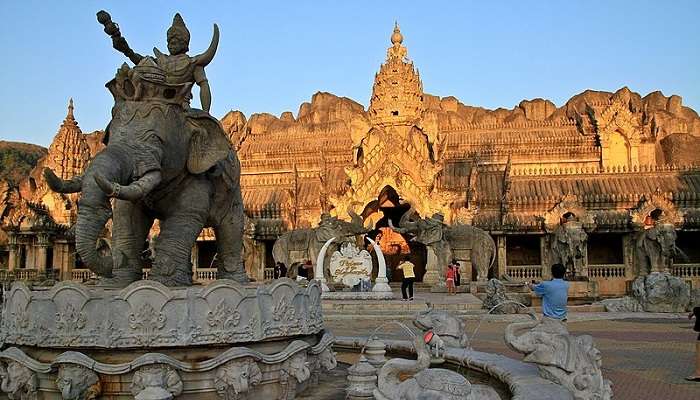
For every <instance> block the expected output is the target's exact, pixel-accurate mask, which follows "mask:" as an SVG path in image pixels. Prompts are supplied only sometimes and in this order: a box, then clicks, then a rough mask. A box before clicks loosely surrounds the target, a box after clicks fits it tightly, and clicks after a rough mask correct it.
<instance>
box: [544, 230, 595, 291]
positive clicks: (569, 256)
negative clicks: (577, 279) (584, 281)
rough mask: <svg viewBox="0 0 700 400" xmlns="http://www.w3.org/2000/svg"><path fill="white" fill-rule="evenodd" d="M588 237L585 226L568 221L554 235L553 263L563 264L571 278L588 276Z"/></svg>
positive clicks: (552, 247)
mask: <svg viewBox="0 0 700 400" xmlns="http://www.w3.org/2000/svg"><path fill="white" fill-rule="evenodd" d="M587 241H588V235H587V234H586V231H584V230H583V224H581V223H580V222H578V221H567V222H564V223H563V224H562V225H559V226H558V227H557V228H556V229H555V230H554V233H553V234H552V241H551V250H552V263H553V264H562V265H563V266H565V267H566V269H567V270H568V271H569V276H571V277H574V276H586V275H587V272H586V268H585V264H586V245H587Z"/></svg>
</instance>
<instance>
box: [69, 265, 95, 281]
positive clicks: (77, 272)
mask: <svg viewBox="0 0 700 400" xmlns="http://www.w3.org/2000/svg"><path fill="white" fill-rule="evenodd" d="M96 278H97V275H96V274H95V273H94V272H92V271H90V270H89V269H87V268H76V269H73V270H72V271H71V280H72V281H73V282H86V281H89V280H90V279H96Z"/></svg>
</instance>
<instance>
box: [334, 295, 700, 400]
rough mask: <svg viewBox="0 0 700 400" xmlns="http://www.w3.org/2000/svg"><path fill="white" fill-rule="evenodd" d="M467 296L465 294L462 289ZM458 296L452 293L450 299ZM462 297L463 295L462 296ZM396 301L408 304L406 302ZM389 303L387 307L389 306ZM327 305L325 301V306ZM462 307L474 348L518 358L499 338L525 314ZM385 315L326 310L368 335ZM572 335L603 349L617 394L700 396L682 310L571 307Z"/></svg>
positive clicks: (630, 399) (641, 398) (627, 398)
mask: <svg viewBox="0 0 700 400" xmlns="http://www.w3.org/2000/svg"><path fill="white" fill-rule="evenodd" d="M464 296H467V295H464ZM440 297H444V296H436V295H434V294H424V293H421V294H420V295H419V296H417V299H416V303H415V304H411V305H410V307H411V308H412V309H421V308H423V307H425V300H432V301H437V299H438V298H440ZM458 299H459V296H455V297H451V298H449V300H447V302H449V303H453V302H456V301H457V300H458ZM465 299H466V298H465ZM391 303H394V304H399V306H396V307H409V305H408V304H407V303H404V302H400V301H398V302H391ZM392 307H394V305H393V304H392V305H391V306H390V307H388V308H392ZM324 308H326V307H324ZM470 311H471V310H469V311H463V313H464V315H463V318H464V319H465V320H466V321H467V330H468V332H469V334H470V336H471V335H472V333H473V332H474V331H475V330H477V332H476V335H475V337H474V339H473V342H472V343H473V347H474V349H475V350H479V351H486V352H497V353H502V354H504V355H507V356H509V357H513V358H516V359H520V358H521V356H520V355H519V354H517V353H515V352H513V351H511V350H509V349H508V348H506V345H505V343H504V341H503V331H504V328H505V326H506V325H507V324H508V323H509V322H512V321H515V320H522V319H524V318H527V317H526V316H524V315H515V316H496V315H489V316H484V315H483V314H475V313H474V312H473V311H471V312H470ZM395 315H396V317H394V318H397V319H401V320H402V321H403V322H406V321H407V315H408V312H396V313H395ZM391 319H392V317H390V316H388V315H381V314H377V313H370V314H368V315H367V316H366V317H360V316H357V315H355V316H353V317H352V319H350V318H346V317H344V316H342V315H339V314H335V313H333V314H329V315H328V316H327V318H326V325H327V326H328V327H329V328H330V329H331V330H333V333H335V334H336V335H339V336H342V335H366V334H367V332H369V331H371V330H373V329H375V328H376V327H378V326H380V325H381V324H384V323H385V322H386V321H389V320H391ZM384 325H385V326H384V327H382V328H381V331H382V332H385V333H386V334H387V335H388V336H389V337H391V338H403V336H405V334H403V333H402V332H400V331H399V329H397V328H396V327H395V326H393V325H392V324H384ZM568 328H569V330H570V332H571V333H572V334H574V335H582V334H589V335H592V336H593V337H594V338H595V342H596V345H597V347H598V349H600V351H601V353H602V355H603V373H604V374H605V376H606V377H607V378H608V379H611V380H612V382H613V391H614V396H615V399H618V400H661V399H664V400H665V399H668V400H697V399H700V383H691V382H686V381H685V380H684V377H685V376H687V375H689V374H691V373H692V370H693V362H694V351H695V339H696V337H697V333H695V332H693V330H692V324H691V322H690V321H688V319H687V318H686V315H682V314H651V313H637V314H632V313H630V314H622V313H620V314H616V313H600V312H572V313H571V314H570V320H569V323H568Z"/></svg>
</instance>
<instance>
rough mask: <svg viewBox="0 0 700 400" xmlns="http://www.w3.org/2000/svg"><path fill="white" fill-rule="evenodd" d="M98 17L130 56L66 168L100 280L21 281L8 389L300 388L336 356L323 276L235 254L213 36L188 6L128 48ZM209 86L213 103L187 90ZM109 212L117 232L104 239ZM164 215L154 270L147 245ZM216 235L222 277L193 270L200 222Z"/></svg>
mask: <svg viewBox="0 0 700 400" xmlns="http://www.w3.org/2000/svg"><path fill="white" fill-rule="evenodd" d="M98 21H99V22H100V23H101V24H102V25H103V26H104V30H105V32H106V33H107V34H108V35H110V37H111V39H112V42H113V45H114V47H115V48H116V49H117V50H119V51H120V52H122V53H124V54H125V55H126V56H127V57H128V58H129V59H130V60H131V61H132V62H133V63H134V64H135V66H134V67H129V66H128V65H126V64H124V65H122V66H121V68H119V70H118V71H117V74H116V77H115V78H114V79H113V80H111V81H110V82H109V83H108V84H107V88H108V89H109V91H110V92H111V93H112V95H113V97H114V100H115V105H114V107H113V109H112V121H111V122H110V124H109V126H108V128H107V130H106V135H105V144H106V148H105V149H104V150H103V151H102V152H100V153H99V154H98V155H97V156H96V157H95V158H94V159H93V160H92V162H91V163H90V165H89V166H88V167H87V169H86V172H85V174H84V175H83V176H79V177H76V178H74V179H72V180H70V181H64V180H61V179H60V178H58V177H56V176H55V175H54V174H53V172H51V171H50V170H46V171H45V177H46V180H47V183H48V184H49V186H50V187H51V188H52V189H53V190H55V191H57V192H61V193H77V192H80V193H81V200H80V203H79V212H78V221H77V223H76V248H77V250H78V253H79V254H80V256H81V259H82V260H83V261H84V262H85V263H86V264H87V265H88V266H89V267H90V269H91V270H92V271H93V272H94V273H96V274H97V275H98V276H99V277H100V279H99V282H98V284H96V285H94V286H85V285H81V284H78V283H73V282H61V283H59V284H57V285H55V286H53V287H50V288H33V289H32V288H29V287H27V286H26V285H25V284H23V283H21V282H17V283H15V284H14V285H13V286H12V288H11V289H10V290H9V291H8V292H7V293H5V302H4V304H3V308H2V325H1V326H0V342H1V344H2V347H1V349H2V350H1V351H0V378H1V379H2V384H1V385H0V389H1V390H2V391H3V392H4V393H6V394H7V395H8V397H9V398H10V399H37V398H39V399H59V398H63V399H81V400H82V399H94V398H98V397H100V398H102V397H104V398H110V399H132V398H135V399H138V400H162V399H173V398H178V399H216V398H223V399H245V398H249V399H262V398H264V399H285V400H287V399H293V398H295V396H296V393H298V392H300V391H302V390H304V389H305V387H306V385H307V384H308V382H309V381H310V379H313V377H314V376H318V374H319V372H320V370H321V369H324V368H326V369H329V368H333V367H334V366H335V359H334V356H333V353H332V351H331V345H332V343H333V336H332V335H331V334H330V333H329V332H326V331H324V327H323V319H322V315H321V294H322V289H321V286H320V285H319V284H318V283H317V282H311V283H309V285H308V286H306V287H300V286H298V285H296V284H295V283H294V282H293V281H292V280H290V279H280V280H276V281H275V282H273V283H271V284H267V285H253V284H250V283H248V280H247V277H246V276H245V272H244V269H243V265H242V263H241V245H242V231H243V208H242V200H241V191H240V186H239V177H240V163H239V161H238V158H237V157H236V153H235V151H234V150H233V149H232V148H231V146H230V144H229V142H228V140H227V139H226V136H225V134H224V132H223V130H222V128H221V126H220V125H219V123H218V121H217V120H216V119H215V118H213V117H211V116H210V115H209V114H208V109H209V107H210V104H211V95H210V91H209V84H208V82H207V80H206V76H205V74H204V67H205V66H206V65H207V64H208V63H209V62H211V60H212V59H213V57H214V54H215V52H216V48H217V45H218V40H219V32H218V27H216V25H214V36H213V39H212V42H211V44H210V46H209V48H208V49H207V50H206V51H205V52H204V53H202V54H200V55H197V56H193V57H191V56H189V55H187V54H186V52H187V50H188V44H189V36H190V34H189V31H188V30H187V28H186V26H185V24H184V21H183V20H182V18H181V17H180V15H179V14H176V15H175V18H174V20H173V25H172V26H171V27H170V29H168V50H169V53H170V54H164V53H162V52H160V51H159V50H158V49H154V53H155V57H148V56H141V55H139V54H138V53H136V52H134V51H133V50H132V49H131V48H129V45H128V44H127V42H126V40H125V39H124V38H123V37H122V36H121V32H120V31H119V26H118V25H117V24H116V23H114V22H112V20H111V17H110V16H109V14H107V13H106V12H104V11H101V12H100V13H98ZM194 83H196V84H198V85H199V86H200V100H201V103H202V107H203V108H204V110H196V109H193V108H191V107H190V106H189V98H190V97H191V87H192V85H193V84H194ZM109 218H111V219H112V224H113V225H112V226H113V230H112V238H111V248H110V249H109V251H107V252H105V251H104V249H102V250H101V251H98V250H97V249H96V243H98V239H99V236H100V234H101V232H102V231H103V229H104V227H105V223H106V222H107V220H108V219H109ZM155 218H157V219H158V220H159V221H160V235H159V240H158V241H157V243H156V246H155V247H156V248H155V259H154V261H153V267H152V270H151V275H150V278H151V280H140V277H141V272H140V271H141V268H142V265H141V262H140V257H139V253H140V252H141V251H142V250H143V249H142V248H141V247H142V244H143V243H144V242H145V239H146V236H147V235H148V232H149V230H150V228H151V225H152V224H153V222H154V219H155ZM205 227H212V228H213V229H214V232H215V234H216V237H217V250H218V255H219V259H220V265H219V271H218V276H219V277H220V278H223V279H220V280H218V281H216V282H214V283H211V284H209V285H207V286H193V285H192V266H191V264H190V256H191V254H190V253H191V248H192V245H193V244H194V241H195V240H196V238H197V236H198V235H199V234H200V232H201V231H202V229H203V228H205Z"/></svg>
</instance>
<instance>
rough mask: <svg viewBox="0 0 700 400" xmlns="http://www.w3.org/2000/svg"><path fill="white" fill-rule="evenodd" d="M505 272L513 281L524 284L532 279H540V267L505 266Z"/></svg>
mask: <svg viewBox="0 0 700 400" xmlns="http://www.w3.org/2000/svg"><path fill="white" fill-rule="evenodd" d="M506 272H507V273H508V276H510V277H511V278H512V279H513V280H515V281H521V282H525V281H530V280H533V279H542V266H541V265H518V266H507V267H506Z"/></svg>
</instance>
